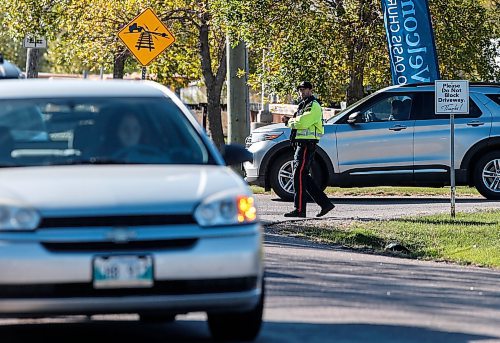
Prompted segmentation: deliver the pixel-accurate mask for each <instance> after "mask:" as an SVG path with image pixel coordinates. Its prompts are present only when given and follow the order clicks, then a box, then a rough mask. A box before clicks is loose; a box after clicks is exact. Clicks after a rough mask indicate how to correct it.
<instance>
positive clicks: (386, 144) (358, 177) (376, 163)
mask: <svg viewBox="0 0 500 343" xmlns="http://www.w3.org/2000/svg"><path fill="white" fill-rule="evenodd" d="M434 101H435V98H434V84H433V83H427V84H418V85H404V86H391V87H388V88H384V89H382V90H379V91H377V92H375V93H373V94H371V95H369V96H367V97H365V98H363V99H362V100H360V101H358V102H357V103H355V104H353V105H351V106H350V107H348V108H347V109H346V110H344V111H343V112H341V113H339V114H338V115H337V116H335V117H333V118H331V119H329V120H328V121H326V122H325V136H324V137H323V138H322V140H321V142H320V144H319V148H318V153H317V154H316V160H317V161H316V162H317V163H315V165H314V167H313V169H312V174H313V177H314V179H315V180H317V182H318V184H319V185H320V186H322V187H326V186H327V185H332V186H339V187H363V186H431V187H443V186H446V185H449V179H450V177H449V170H450V168H449V165H450V164H449V160H450V156H449V155H450V120H449V116H448V117H447V116H444V115H437V114H436V113H435V109H434ZM455 125H456V126H455V135H456V136H455V142H456V143H455V163H456V168H457V169H456V180H457V184H458V185H471V186H475V187H476V188H477V189H478V191H479V192H480V193H481V194H482V195H483V196H485V197H486V198H488V199H500V84H498V83H496V84H484V83H481V84H480V83H470V110H469V114H468V115H457V116H456V122H455ZM289 134H290V129H288V128H286V127H285V126H284V125H283V124H274V125H268V126H264V127H262V128H259V129H257V130H254V131H253V132H252V134H251V136H249V137H248V138H247V147H248V149H249V150H250V151H251V152H252V153H253V155H254V161H253V163H246V164H245V165H244V167H245V171H246V180H247V181H248V182H249V183H250V184H255V185H260V186H263V187H265V188H266V190H270V189H271V188H272V189H273V190H274V191H275V193H276V194H277V195H278V196H279V197H280V198H282V199H287V200H289V199H292V197H293V178H292V174H293V170H292V163H291V162H292V159H293V151H292V147H291V146H290V144H289V141H288V138H289Z"/></svg>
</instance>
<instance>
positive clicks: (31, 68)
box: [26, 48, 40, 79]
mask: <svg viewBox="0 0 500 343" xmlns="http://www.w3.org/2000/svg"><path fill="white" fill-rule="evenodd" d="M39 59H40V49H32V48H29V49H28V52H27V56H26V78H28V79H36V78H38V62H39Z"/></svg>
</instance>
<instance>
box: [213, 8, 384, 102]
mask: <svg viewBox="0 0 500 343" xmlns="http://www.w3.org/2000/svg"><path fill="white" fill-rule="evenodd" d="M221 2H222V3H226V5H225V6H226V13H227V17H228V18H229V19H228V20H229V22H230V29H231V30H232V31H233V32H234V33H235V34H239V35H240V36H242V37H243V39H245V40H246V41H247V42H248V43H249V46H250V47H251V48H252V49H253V50H260V51H262V50H265V51H266V53H265V56H266V61H265V64H266V68H257V73H256V75H253V76H252V77H251V80H252V82H253V85H254V86H257V83H260V82H265V83H266V84H267V85H268V88H269V91H270V92H275V93H278V94H281V95H286V94H289V93H290V90H292V89H294V85H295V84H296V83H297V81H298V80H302V79H309V80H311V81H312V82H313V83H314V84H315V85H316V86H315V88H316V89H315V91H316V93H318V94H319V95H320V97H321V99H322V100H323V101H325V102H327V103H328V102H334V101H342V100H346V98H347V100H348V101H349V102H352V101H354V100H357V99H359V98H360V97H362V96H363V95H364V94H363V90H364V89H363V85H364V84H366V82H368V84H371V85H372V86H378V85H379V84H384V83H386V82H388V79H389V77H388V76H389V74H388V71H389V68H388V57H387V56H383V55H382V53H381V52H380V46H383V44H384V42H385V41H384V30H383V25H382V15H381V9H380V3H379V1H378V0H359V1H358V0H345V1H328V0H316V1H312V2H297V1H292V0H278V1H270V0H267V1H262V0H253V1H247V2H244V3H242V2H240V1H229V2H227V1H221ZM220 6H224V4H221V5H220ZM263 13H265V15H262V14H263ZM269 37H272V39H269ZM257 55H259V54H258V53H257ZM381 56H382V58H381ZM384 62H386V63H387V67H386V68H384V67H383V63H384ZM367 67H371V69H370V70H369V71H367Z"/></svg>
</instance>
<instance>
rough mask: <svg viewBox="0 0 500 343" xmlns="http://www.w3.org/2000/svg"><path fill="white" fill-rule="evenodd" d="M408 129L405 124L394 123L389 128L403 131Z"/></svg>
mask: <svg viewBox="0 0 500 343" xmlns="http://www.w3.org/2000/svg"><path fill="white" fill-rule="evenodd" d="M404 129H406V126H403V125H394V126H393V127H390V128H389V130H391V131H401V130H404Z"/></svg>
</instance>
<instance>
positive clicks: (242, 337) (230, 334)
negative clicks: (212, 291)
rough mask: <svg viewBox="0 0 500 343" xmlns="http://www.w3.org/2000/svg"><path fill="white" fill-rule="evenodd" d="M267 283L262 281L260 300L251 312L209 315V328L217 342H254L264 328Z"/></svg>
mask: <svg viewBox="0 0 500 343" xmlns="http://www.w3.org/2000/svg"><path fill="white" fill-rule="evenodd" d="M264 296H265V282H264V279H262V292H261V295H260V300H259V302H258V304H257V306H255V308H253V309H252V310H250V311H246V312H227V313H208V314H207V317H208V327H209V328H210V333H211V334H212V337H213V338H214V339H215V340H221V341H253V340H254V339H255V338H256V337H257V335H258V334H259V332H260V327H261V326H262V313H263V310H264Z"/></svg>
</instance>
